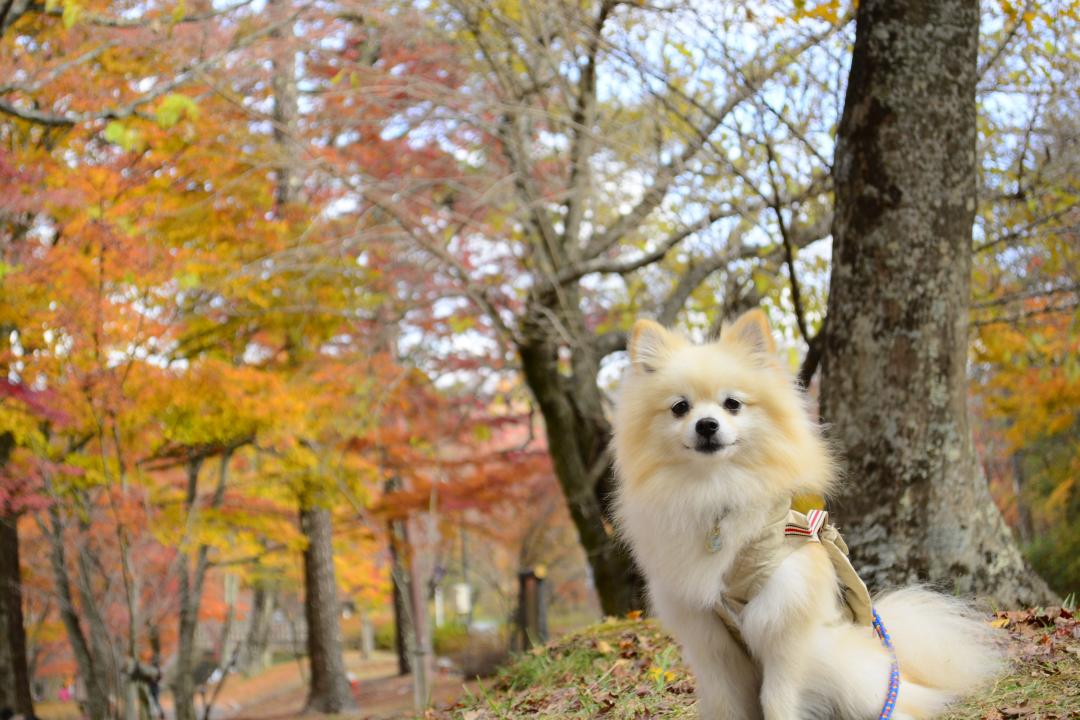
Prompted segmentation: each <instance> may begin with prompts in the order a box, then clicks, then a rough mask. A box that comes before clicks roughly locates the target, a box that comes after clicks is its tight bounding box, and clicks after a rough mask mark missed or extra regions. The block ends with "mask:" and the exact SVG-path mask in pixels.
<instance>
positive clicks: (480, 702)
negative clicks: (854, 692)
mask: <svg viewBox="0 0 1080 720" xmlns="http://www.w3.org/2000/svg"><path fill="white" fill-rule="evenodd" d="M988 622H989V623H990V624H991V625H992V626H994V627H997V628H1000V629H1001V630H1002V635H1003V636H1004V637H1006V638H1007V641H1008V654H1009V670H1008V673H1007V674H1006V675H1005V676H1004V677H1002V678H1001V679H1000V680H999V681H998V682H997V683H996V684H995V686H994V687H993V688H992V689H990V690H988V691H987V692H984V693H981V694H979V695H978V696H977V697H976V698H974V699H971V700H969V701H968V702H967V703H966V704H963V705H960V706H957V707H955V708H953V709H952V710H951V711H950V712H949V714H948V715H947V718H948V720H977V719H978V720H1013V719H1014V718H1021V719H1023V720H1066V718H1080V621H1078V620H1077V618H1075V617H1074V616H1073V613H1072V612H1070V611H1069V610H1066V609H1063V608H1059V607H1050V608H1032V609H1025V610H1008V611H1002V612H998V613H996V614H995V615H994V616H993V617H992V618H990V619H988ZM901 692H903V689H902V688H901ZM534 716H541V717H559V718H619V719H623V718H625V719H631V718H633V719H635V720H637V719H644V718H690V717H695V716H696V712H695V707H694V681H693V677H692V676H691V675H690V673H689V671H688V669H687V667H686V666H685V665H684V664H683V663H682V660H681V658H680V656H679V652H678V648H677V646H676V645H675V643H674V642H673V641H672V640H671V638H670V637H669V636H668V635H666V634H665V633H664V632H663V631H661V630H660V629H659V627H658V626H657V625H656V623H655V622H653V621H651V620H646V619H642V618H640V617H634V618H627V619H626V620H618V621H616V620H608V621H606V622H604V623H601V624H599V625H595V626H593V627H590V628H586V629H585V630H582V631H580V632H578V633H575V634H573V635H569V636H567V637H565V638H562V639H560V640H558V641H556V642H554V643H552V644H551V645H548V646H545V647H544V648H543V649H540V650H536V649H534V650H533V651H531V652H530V653H526V654H523V655H521V656H519V658H518V660H517V661H516V662H515V663H514V664H513V665H511V666H510V667H508V668H506V669H505V670H503V671H502V673H501V674H500V675H499V676H498V678H496V679H495V680H494V681H493V682H491V683H489V684H487V685H486V688H485V689H483V690H479V691H478V692H476V693H475V694H474V695H473V696H471V697H469V698H467V699H466V700H465V701H463V702H461V703H459V704H458V705H456V706H454V707H452V708H450V709H448V710H443V711H431V712H429V713H428V714H427V715H425V718H428V719H429V720H493V719H494V718H504V719H508V720H518V719H521V720H524V719H526V718H529V720H531V719H532V718H533V717H534Z"/></svg>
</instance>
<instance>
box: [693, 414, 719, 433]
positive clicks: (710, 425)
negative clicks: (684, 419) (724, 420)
mask: <svg viewBox="0 0 1080 720" xmlns="http://www.w3.org/2000/svg"><path fill="white" fill-rule="evenodd" d="M694 429H695V430H697V434H698V435H700V436H702V437H707V438H711V437H712V436H713V435H715V434H716V431H717V430H719V429H720V423H718V422H717V421H716V418H711V417H707V418H701V419H700V420H698V421H697V424H696V425H694Z"/></svg>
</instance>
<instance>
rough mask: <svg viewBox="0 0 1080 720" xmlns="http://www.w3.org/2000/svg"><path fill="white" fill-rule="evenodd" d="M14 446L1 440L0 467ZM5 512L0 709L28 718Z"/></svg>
mask: <svg viewBox="0 0 1080 720" xmlns="http://www.w3.org/2000/svg"><path fill="white" fill-rule="evenodd" d="M13 444H14V441H13V438H12V437H11V434H10V433H4V434H3V435H2V436H0V467H3V466H4V465H5V464H6V463H7V459H8V456H9V455H10V453H11V449H12V446H13ZM4 510H5V509H4V508H0V707H9V708H11V709H13V710H14V711H15V712H17V713H23V714H24V715H26V716H28V717H29V716H31V715H33V714H34V705H33V701H32V699H31V697H30V673H29V671H28V669H27V665H26V627H25V626H24V624H23V612H22V574H21V571H20V569H19V529H18V520H19V518H18V516H17V515H15V514H9V513H7V512H5V511H4Z"/></svg>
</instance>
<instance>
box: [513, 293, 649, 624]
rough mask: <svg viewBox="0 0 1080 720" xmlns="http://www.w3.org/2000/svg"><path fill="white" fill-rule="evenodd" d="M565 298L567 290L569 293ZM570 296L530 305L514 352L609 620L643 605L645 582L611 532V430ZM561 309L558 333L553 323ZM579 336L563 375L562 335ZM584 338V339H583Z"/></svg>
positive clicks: (591, 356) (596, 367) (587, 335)
mask: <svg viewBox="0 0 1080 720" xmlns="http://www.w3.org/2000/svg"><path fill="white" fill-rule="evenodd" d="M566 292H568V293H569V292H570V291H569V290H567V291H566ZM579 304H580V303H578V302H577V300H576V297H569V298H562V299H561V300H560V303H559V304H556V303H555V302H551V303H549V305H551V306H552V307H544V308H540V307H539V306H537V307H534V308H533V309H532V310H531V311H530V312H529V314H528V315H527V317H526V320H525V322H524V323H523V326H522V329H523V336H524V338H525V340H524V342H523V343H522V344H520V345H519V346H518V354H519V356H520V357H521V365H522V369H523V371H524V374H525V381H526V383H527V384H528V386H529V389H530V390H532V393H533V396H534V397H535V398H536V402H537V404H538V405H539V407H540V411H541V413H542V414H543V416H544V424H545V431H546V435H547V442H548V451H549V452H550V454H551V458H552V462H553V463H554V465H555V474H556V476H557V477H558V479H559V484H560V485H561V487H562V491H563V496H564V497H565V499H566V504H567V507H568V509H569V511H570V517H571V518H572V519H573V521H574V525H575V526H576V527H577V531H578V538H579V540H580V541H581V544H582V546H583V547H584V548H585V554H586V557H588V560H589V565H590V567H591V569H592V577H593V583H594V584H595V587H596V592H597V595H598V596H599V599H600V606H601V608H602V609H603V611H604V613H605V614H607V615H614V616H620V615H625V614H626V613H628V612H630V611H631V610H640V609H642V608H643V606H644V601H645V593H644V587H645V584H644V579H643V578H642V576H641V573H640V572H639V571H638V569H637V567H636V566H635V565H634V562H633V560H632V559H631V557H630V554H629V552H628V551H627V548H626V545H625V544H624V543H621V542H619V541H618V539H617V538H616V537H615V534H614V524H613V522H612V513H611V503H612V501H613V499H614V496H613V491H614V487H615V473H614V466H613V465H612V458H611V456H610V454H609V453H608V452H607V444H608V440H609V438H610V436H611V426H610V424H609V423H608V421H607V418H606V417H605V414H604V405H603V396H602V395H601V393H600V389H599V387H598V386H597V374H598V372H599V358H598V357H597V356H596V354H595V352H594V351H593V349H592V348H591V346H590V344H589V343H590V341H591V338H592V335H591V333H588V332H587V331H585V330H584V327H583V326H584V321H583V318H581V316H580V311H578V310H577V305H579ZM560 305H561V307H563V308H571V309H569V310H565V311H562V312H561V313H560V315H559V317H560V318H561V325H562V328H561V329H560V328H556V327H555V326H554V325H553V323H552V320H551V317H552V316H553V315H554V314H555V312H556V310H555V309H553V308H557V307H559V306H560ZM566 328H569V329H570V331H574V330H577V332H575V336H576V337H578V338H580V339H581V340H580V341H578V342H575V343H573V346H572V347H571V348H570V367H569V372H568V373H567V372H566V371H565V370H564V369H563V368H561V367H560V358H559V348H560V346H561V345H563V343H562V342H561V341H560V336H561V335H563V334H564V333H565V332H566ZM586 338H588V339H586Z"/></svg>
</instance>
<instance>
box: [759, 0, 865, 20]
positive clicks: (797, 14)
mask: <svg viewBox="0 0 1080 720" xmlns="http://www.w3.org/2000/svg"><path fill="white" fill-rule="evenodd" d="M844 5H845V3H844V2H843V0H826V1H825V2H821V3H817V4H812V5H811V4H808V3H807V2H806V0H795V2H794V11H793V12H792V13H791V15H790V16H789V18H790V19H791V20H793V21H795V22H798V21H800V20H821V21H823V22H827V23H830V24H836V23H837V22H839V21H840V18H841V17H843V15H844ZM852 5H853V6H854V7H857V6H858V3H857V2H853V3H852ZM789 18H788V17H783V16H781V17H779V18H777V23H784V22H786V21H787V20H788V19H789Z"/></svg>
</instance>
